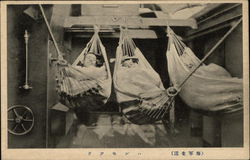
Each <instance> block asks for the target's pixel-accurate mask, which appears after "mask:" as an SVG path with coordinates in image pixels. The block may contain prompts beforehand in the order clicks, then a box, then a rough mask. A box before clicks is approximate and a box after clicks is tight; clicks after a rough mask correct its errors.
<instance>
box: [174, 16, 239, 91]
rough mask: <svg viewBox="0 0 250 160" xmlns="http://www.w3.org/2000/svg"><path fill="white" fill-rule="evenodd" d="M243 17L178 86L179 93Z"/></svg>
mask: <svg viewBox="0 0 250 160" xmlns="http://www.w3.org/2000/svg"><path fill="white" fill-rule="evenodd" d="M241 21H242V18H241V19H240V20H239V21H237V22H236V24H235V25H234V26H233V27H232V28H231V29H230V30H229V31H228V32H227V33H226V34H225V35H224V36H223V37H222V38H221V39H220V40H219V41H218V42H217V43H216V44H215V45H214V47H213V48H212V49H211V50H210V51H209V52H208V53H207V54H206V55H205V56H204V58H203V59H202V60H201V61H200V63H199V64H198V65H197V66H196V67H195V68H194V70H193V71H192V72H190V74H189V75H188V76H187V77H186V78H185V79H184V80H183V81H182V82H181V83H180V85H179V86H177V94H178V93H179V92H180V90H181V88H182V87H183V85H184V84H185V83H186V81H187V80H188V79H189V78H190V77H191V76H192V75H193V74H194V72H195V71H196V70H197V69H198V68H199V67H200V66H201V65H202V64H203V63H204V61H205V60H206V59H207V58H208V57H209V56H210V55H211V54H212V53H213V52H214V50H215V49H216V48H217V47H218V46H219V45H220V44H221V43H222V42H223V41H224V40H225V39H226V38H227V37H228V36H229V34H231V33H232V32H233V30H234V29H235V28H236V27H237V26H238V25H239V24H240V22H241Z"/></svg>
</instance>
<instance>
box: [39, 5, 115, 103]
mask: <svg viewBox="0 0 250 160" xmlns="http://www.w3.org/2000/svg"><path fill="white" fill-rule="evenodd" d="M39 8H40V10H41V13H42V16H43V18H44V21H45V24H46V26H47V29H48V31H49V34H50V37H51V38H52V41H53V44H54V46H55V49H56V52H57V59H56V71H57V78H56V82H57V91H58V93H60V98H61V100H65V102H66V103H67V104H69V105H67V106H68V107H69V108H72V107H74V106H76V105H78V104H79V103H82V102H83V101H84V98H85V97H86V96H87V97H88V96H92V95H93V94H95V95H97V97H99V99H98V100H99V101H102V102H103V103H106V102H107V99H108V98H109V96H110V92H111V75H110V68H109V64H108V63H107V62H108V60H107V55H106V51H105V48H104V46H103V45H102V43H101V40H100V37H99V35H98V33H99V30H100V29H99V26H97V25H95V26H94V35H93V36H92V38H91V40H90V41H89V42H88V43H87V45H86V47H85V48H84V50H83V52H82V53H84V54H80V55H79V56H78V57H77V58H76V60H75V62H74V63H73V64H69V63H68V62H67V61H66V60H65V59H64V58H63V55H62V53H61V52H60V50H59V47H58V44H57V42H56V40H55V37H54V35H53V32H52V30H51V27H50V25H49V23H48V20H47V17H46V15H45V13H44V9H43V7H42V5H41V4H39ZM89 51H91V52H94V53H95V55H97V56H102V58H103V60H104V62H101V64H105V65H104V66H105V72H106V73H107V74H106V75H107V77H106V78H105V79H98V78H95V77H93V76H94V74H93V76H91V75H88V72H86V73H84V72H85V71H84V72H83V71H81V70H79V68H76V66H77V65H78V63H79V60H82V58H84V56H85V54H86V53H88V52H89ZM97 68H98V67H97ZM98 72H99V71H98ZM100 72H102V69H101V70H100ZM89 73H90V72H89ZM101 74H102V73H101ZM83 79H84V80H83ZM78 98H82V99H81V100H80V101H79V99H78ZM85 99H86V98H85ZM83 103H85V102H83ZM91 103H92V102H91ZM96 104H100V103H98V102H96Z"/></svg>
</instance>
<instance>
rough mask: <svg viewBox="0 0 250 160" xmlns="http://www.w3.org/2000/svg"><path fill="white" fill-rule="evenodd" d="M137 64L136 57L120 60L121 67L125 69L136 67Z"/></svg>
mask: <svg viewBox="0 0 250 160" xmlns="http://www.w3.org/2000/svg"><path fill="white" fill-rule="evenodd" d="M137 64H138V58H136V57H124V58H123V60H122V66H123V67H127V68H133V67H136V65H137Z"/></svg>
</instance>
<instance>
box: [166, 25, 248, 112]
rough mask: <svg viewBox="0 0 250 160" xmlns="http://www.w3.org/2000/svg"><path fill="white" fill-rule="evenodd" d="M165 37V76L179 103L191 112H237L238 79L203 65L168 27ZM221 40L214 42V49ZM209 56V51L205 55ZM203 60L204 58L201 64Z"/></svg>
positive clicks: (238, 108) (239, 102) (238, 99)
mask: <svg viewBox="0 0 250 160" xmlns="http://www.w3.org/2000/svg"><path fill="white" fill-rule="evenodd" d="M235 27H236V26H234V28H235ZM234 28H232V29H231V30H230V31H229V32H228V33H227V35H225V36H224V37H223V38H222V40H223V39H225V38H226V37H227V36H228V35H229V34H230V33H231V31H232V30H233V29H234ZM168 36H169V42H168V43H169V45H168V50H167V55H166V56H167V61H168V72H169V76H170V81H171V83H173V85H174V86H175V88H177V90H179V95H180V97H181V98H182V100H183V101H184V102H185V103H186V104H187V105H188V106H190V107H191V108H194V109H199V110H206V111H223V112H233V111H237V110H241V109H242V95H243V88H242V87H243V86H242V79H239V78H233V77H231V75H230V74H229V73H228V72H227V71H226V70H225V69H224V68H222V67H221V66H219V65H216V64H209V65H205V64H204V63H203V61H201V60H199V59H198V58H197V57H196V56H195V54H194V53H193V52H192V50H191V49H190V48H188V47H187V46H186V45H185V44H184V43H183V42H182V41H181V38H179V37H178V36H177V35H176V34H175V33H174V32H173V30H171V29H170V28H169V27H168ZM222 40H221V41H219V42H218V45H219V43H221V42H222ZM218 45H217V46H218ZM217 46H215V47H214V49H215V48H216V47H217ZM211 53H212V51H211V52H210V53H209V54H211ZM208 56H209V55H207V56H206V58H207V57H208ZM206 58H205V57H204V59H203V60H205V59H206ZM199 66H200V67H199ZM198 67H199V68H198ZM184 79H185V80H184ZM183 80H184V81H183Z"/></svg>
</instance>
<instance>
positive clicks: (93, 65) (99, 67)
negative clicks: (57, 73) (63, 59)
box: [63, 52, 107, 122]
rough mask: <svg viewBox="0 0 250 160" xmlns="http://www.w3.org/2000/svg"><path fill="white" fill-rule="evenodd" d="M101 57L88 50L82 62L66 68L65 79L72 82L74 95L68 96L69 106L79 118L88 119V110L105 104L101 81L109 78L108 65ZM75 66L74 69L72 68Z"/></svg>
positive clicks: (66, 98) (81, 119)
mask: <svg viewBox="0 0 250 160" xmlns="http://www.w3.org/2000/svg"><path fill="white" fill-rule="evenodd" d="M103 64H104V63H103V62H102V59H101V57H97V56H96V54H94V53H93V52H88V53H86V55H85V56H84V58H83V59H81V60H80V62H79V63H78V64H77V65H75V66H71V68H64V71H63V72H64V74H65V75H67V76H66V77H65V79H69V81H70V83H71V85H70V86H71V88H70V90H71V91H73V92H74V93H75V95H74V96H66V97H65V98H64V99H63V101H64V100H66V101H67V100H68V103H70V104H68V105H67V106H72V108H73V109H74V110H75V113H76V115H77V117H78V119H79V120H80V121H82V122H84V121H87V117H88V112H89V111H91V110H92V111H93V110H97V109H99V108H101V107H102V106H103V104H104V103H103V101H104V99H105V97H104V96H102V95H101V94H100V90H101V87H100V85H99V83H100V82H101V81H102V80H105V79H106V78H107V72H106V67H105V66H104V65H103ZM72 68H73V69H72Z"/></svg>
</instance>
